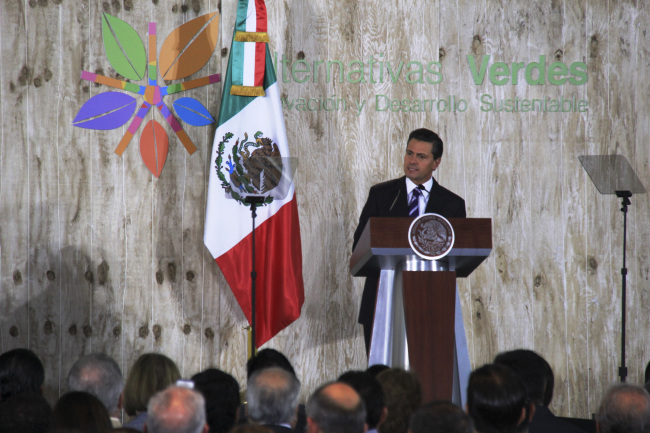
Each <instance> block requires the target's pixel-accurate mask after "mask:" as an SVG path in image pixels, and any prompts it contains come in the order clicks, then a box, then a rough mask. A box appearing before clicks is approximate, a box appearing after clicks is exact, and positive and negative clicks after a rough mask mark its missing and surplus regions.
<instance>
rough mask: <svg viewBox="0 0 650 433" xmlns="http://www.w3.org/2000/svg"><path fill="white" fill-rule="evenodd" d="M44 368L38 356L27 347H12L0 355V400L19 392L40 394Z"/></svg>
mask: <svg viewBox="0 0 650 433" xmlns="http://www.w3.org/2000/svg"><path fill="white" fill-rule="evenodd" d="M44 380H45V370H43V364H42V363H41V360H40V359H38V356H36V354H35V353H34V352H32V351H31V350H29V349H13V350H9V351H7V352H5V353H3V354H2V355H0V401H4V400H7V399H8V398H10V397H12V396H14V395H17V394H20V393H22V392H33V393H36V394H42V390H41V387H42V386H43V381H44Z"/></svg>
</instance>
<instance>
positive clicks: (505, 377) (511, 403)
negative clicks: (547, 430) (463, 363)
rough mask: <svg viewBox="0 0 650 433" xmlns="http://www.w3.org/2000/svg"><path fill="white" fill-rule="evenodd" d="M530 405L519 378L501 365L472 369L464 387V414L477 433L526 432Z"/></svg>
mask: <svg viewBox="0 0 650 433" xmlns="http://www.w3.org/2000/svg"><path fill="white" fill-rule="evenodd" d="M533 407H534V406H533V405H532V404H530V403H529V402H528V396H527V394H526V387H525V386H524V383H523V381H522V380H521V378H520V377H519V376H518V375H517V374H516V373H515V372H513V371H512V370H511V369H509V368H508V367H506V366H504V365H498V364H486V365H484V366H482V367H480V368H477V369H476V370H474V371H473V372H472V373H471V374H470V376H469V384H468V385H467V411H468V413H469V415H470V417H471V418H472V421H474V427H475V428H476V430H477V431H478V432H480V433H514V432H522V431H526V429H527V428H528V422H529V421H530V418H532V412H531V411H532V410H534V409H533Z"/></svg>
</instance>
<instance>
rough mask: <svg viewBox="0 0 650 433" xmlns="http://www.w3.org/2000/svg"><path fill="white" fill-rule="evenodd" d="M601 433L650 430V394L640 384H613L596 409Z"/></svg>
mask: <svg viewBox="0 0 650 433" xmlns="http://www.w3.org/2000/svg"><path fill="white" fill-rule="evenodd" d="M597 421H598V425H599V428H600V432H601V433H612V432H622V431H624V432H627V433H646V432H648V431H650V395H649V394H648V392H647V391H646V390H645V389H643V388H642V387H640V386H636V385H631V384H626V383H620V384H617V385H613V386H612V387H611V388H609V390H608V391H607V393H606V394H605V397H604V398H603V401H602V403H601V404H600V409H599V410H598V420H597Z"/></svg>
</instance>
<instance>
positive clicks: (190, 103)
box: [174, 97, 214, 126]
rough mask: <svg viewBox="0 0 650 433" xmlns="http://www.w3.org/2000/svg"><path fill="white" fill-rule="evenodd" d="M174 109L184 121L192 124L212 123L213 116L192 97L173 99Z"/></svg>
mask: <svg viewBox="0 0 650 433" xmlns="http://www.w3.org/2000/svg"><path fill="white" fill-rule="evenodd" d="M174 110H175V111H176V114H178V117H180V118H181V119H182V120H183V121H184V122H186V123H189V124H190V125H194V126H205V125H209V124H211V123H214V118H213V117H212V115H211V114H210V112H209V111H208V109H207V108H205V107H204V106H203V104H201V103H200V102H199V101H197V100H196V99H194V98H190V97H185V98H180V99H177V100H176V101H174Z"/></svg>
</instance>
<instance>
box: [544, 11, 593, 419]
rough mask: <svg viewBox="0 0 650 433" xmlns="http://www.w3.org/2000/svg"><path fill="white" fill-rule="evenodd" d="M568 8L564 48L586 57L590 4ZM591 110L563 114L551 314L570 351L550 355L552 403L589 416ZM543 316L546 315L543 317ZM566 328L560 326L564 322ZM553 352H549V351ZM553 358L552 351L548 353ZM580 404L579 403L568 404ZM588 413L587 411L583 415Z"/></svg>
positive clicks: (570, 55)
mask: <svg viewBox="0 0 650 433" xmlns="http://www.w3.org/2000/svg"><path fill="white" fill-rule="evenodd" d="M561 7H562V11H563V23H562V33H563V35H564V37H563V41H562V45H561V46H562V52H563V56H564V59H571V60H573V59H576V60H577V59H585V58H586V50H585V46H584V43H582V41H584V40H586V36H585V32H586V29H585V13H586V2H583V1H576V2H564V4H563V5H561ZM563 95H564V97H565V98H573V97H575V98H576V99H578V100H584V99H585V98H586V89H585V88H584V86H581V87H580V88H578V87H575V88H567V89H563ZM586 117H587V114H586V113H572V114H571V115H570V116H566V117H564V119H563V121H562V128H561V134H562V140H563V142H564V146H563V148H562V153H561V164H562V168H563V169H562V209H561V212H562V213H561V218H562V220H563V221H565V230H564V233H563V236H564V243H563V247H562V248H563V254H564V260H560V263H558V262H557V258H556V259H555V260H554V263H555V264H556V266H557V267H558V268H559V267H560V265H562V267H563V272H564V280H563V281H562V285H561V286H558V287H557V288H556V290H557V289H561V290H560V293H563V296H562V298H563V299H564V304H563V305H562V306H561V308H559V307H557V306H556V308H555V309H553V310H551V311H549V313H551V314H559V313H560V312H562V315H563V318H562V319H563V320H564V324H565V325H564V326H565V328H566V341H565V344H566V345H565V350H562V348H561V347H558V351H557V352H555V353H553V358H552V359H549V362H550V363H551V366H552V367H553V369H554V371H555V382H556V384H558V385H559V386H558V387H557V388H556V391H555V393H554V398H553V402H552V406H551V407H552V408H553V410H554V411H558V410H561V408H562V407H567V406H568V410H567V411H566V413H567V415H569V416H578V415H577V414H589V413H590V410H591V411H592V412H593V410H594V408H589V407H588V405H587V401H586V399H576V396H578V395H579V393H582V392H583V391H581V390H583V389H584V388H585V386H584V384H585V383H587V377H588V374H589V360H588V357H586V356H584V354H585V353H587V352H588V340H587V335H588V332H587V329H588V326H589V325H588V320H587V303H588V301H587V297H586V282H585V280H586V275H585V270H586V262H587V260H586V256H587V254H586V243H585V238H586V233H585V224H586V213H585V209H584V201H585V194H586V188H588V187H590V186H591V185H587V183H590V181H589V179H588V177H587V175H586V173H585V172H584V171H583V170H582V167H581V165H580V163H579V162H578V156H580V155H583V154H585V153H586V145H585V124H586ZM542 319H543V318H542ZM560 326H561V324H560ZM547 353H548V355H547ZM545 355H546V356H548V357H550V356H551V355H550V353H549V352H546V353H545ZM569 402H575V404H572V405H571V404H569ZM583 416H584V415H583Z"/></svg>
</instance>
